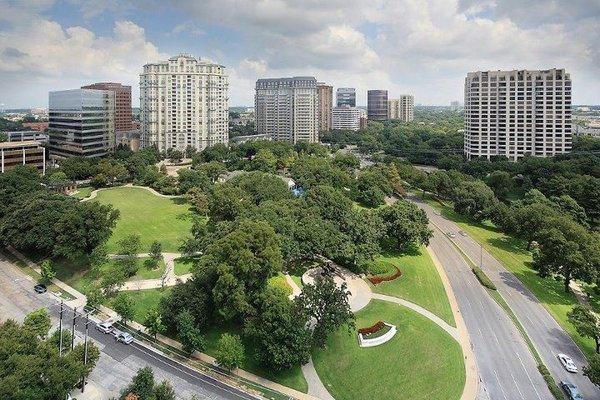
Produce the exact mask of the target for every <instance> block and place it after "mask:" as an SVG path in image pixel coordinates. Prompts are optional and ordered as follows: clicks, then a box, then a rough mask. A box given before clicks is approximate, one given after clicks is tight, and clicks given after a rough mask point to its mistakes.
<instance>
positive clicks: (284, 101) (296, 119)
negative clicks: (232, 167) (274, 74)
mask: <svg viewBox="0 0 600 400" xmlns="http://www.w3.org/2000/svg"><path fill="white" fill-rule="evenodd" d="M254 103H255V116H256V130H257V132H258V134H263V135H267V136H268V137H270V138H271V139H272V140H286V141H290V142H293V143H297V142H300V141H305V142H309V143H315V142H318V141H319V120H318V116H319V112H318V106H319V97H318V92H317V80H316V79H315V78H314V77H293V78H278V79H259V80H258V81H256V95H255V98H254Z"/></svg>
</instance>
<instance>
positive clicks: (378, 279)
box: [369, 267, 402, 285]
mask: <svg viewBox="0 0 600 400" xmlns="http://www.w3.org/2000/svg"><path fill="white" fill-rule="evenodd" d="M394 268H396V272H394V273H393V274H392V275H388V276H372V277H370V278H369V281H370V282H371V283H372V284H373V285H378V284H380V283H381V282H389V281H393V280H394V279H396V278H399V277H401V276H402V272H401V271H400V268H398V267H394Z"/></svg>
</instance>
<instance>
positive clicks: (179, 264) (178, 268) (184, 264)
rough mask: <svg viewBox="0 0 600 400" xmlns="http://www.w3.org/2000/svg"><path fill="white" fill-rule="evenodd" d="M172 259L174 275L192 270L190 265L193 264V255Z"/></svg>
mask: <svg viewBox="0 0 600 400" xmlns="http://www.w3.org/2000/svg"><path fill="white" fill-rule="evenodd" d="M174 261H175V266H174V270H175V275H178V276H181V275H185V274H189V273H190V272H192V267H193V266H194V258H193V257H179V258H176V259H175V260H174Z"/></svg>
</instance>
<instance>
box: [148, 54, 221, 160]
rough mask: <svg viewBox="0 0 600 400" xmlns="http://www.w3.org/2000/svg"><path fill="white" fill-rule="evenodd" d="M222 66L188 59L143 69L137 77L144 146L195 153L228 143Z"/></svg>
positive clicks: (164, 62) (188, 57)
mask: <svg viewBox="0 0 600 400" xmlns="http://www.w3.org/2000/svg"><path fill="white" fill-rule="evenodd" d="M228 88H229V83H228V78H227V74H226V70H225V67H224V66H222V65H218V64H214V63H212V62H209V61H204V60H201V59H198V58H195V57H192V56H190V55H186V54H180V55H178V56H175V57H171V58H170V59H168V60H167V61H160V62H157V63H152V64H146V65H144V69H143V72H142V73H141V74H140V122H141V138H142V144H143V146H152V145H156V146H157V147H158V149H159V150H161V151H164V150H167V149H169V148H178V149H180V150H184V149H185V148H186V147H187V146H192V147H194V148H196V149H198V150H202V149H204V148H205V147H208V146H212V145H214V144H217V143H227V142H228V141H229V130H228V129H229V98H228Z"/></svg>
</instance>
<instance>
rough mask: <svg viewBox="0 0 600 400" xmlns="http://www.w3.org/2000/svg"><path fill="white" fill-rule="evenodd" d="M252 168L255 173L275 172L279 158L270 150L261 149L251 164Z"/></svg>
mask: <svg viewBox="0 0 600 400" xmlns="http://www.w3.org/2000/svg"><path fill="white" fill-rule="evenodd" d="M250 168H251V169H252V170H254V171H262V172H275V169H276V168H277V157H275V155H273V152H271V150H269V149H260V150H259V151H258V153H256V155H255V156H254V158H253V159H252V161H251V162H250Z"/></svg>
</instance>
